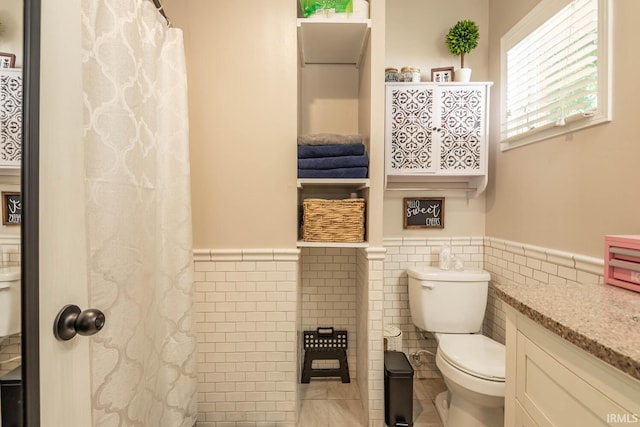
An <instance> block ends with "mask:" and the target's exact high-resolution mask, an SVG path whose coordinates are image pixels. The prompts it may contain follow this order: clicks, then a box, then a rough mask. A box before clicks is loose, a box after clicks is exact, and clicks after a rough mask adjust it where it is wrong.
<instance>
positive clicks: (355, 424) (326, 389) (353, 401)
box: [298, 378, 446, 427]
mask: <svg viewBox="0 0 640 427" xmlns="http://www.w3.org/2000/svg"><path fill="white" fill-rule="evenodd" d="M444 390H446V386H445V385H444V382H443V381H442V379H440V378H432V379H426V380H417V379H414V381H413V423H414V424H413V426H414V427H442V423H441V422H440V418H438V413H437V412H436V408H435V406H433V399H435V397H436V395H437V394H438V393H440V392H441V391H444ZM364 420H365V416H364V412H363V410H362V404H361V403H360V391H359V390H358V384H357V383H356V382H355V381H354V382H351V383H349V384H342V383H341V382H340V380H327V379H311V383H309V384H302V407H301V409H300V420H299V422H298V427H335V426H341V427H366V426H367V424H365V421H364Z"/></svg>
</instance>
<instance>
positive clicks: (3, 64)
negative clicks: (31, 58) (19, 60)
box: [0, 52, 16, 68]
mask: <svg viewBox="0 0 640 427" xmlns="http://www.w3.org/2000/svg"><path fill="white" fill-rule="evenodd" d="M15 65H16V56H15V55H14V54H13V53H5V52H0V68H13V67H14V66H15Z"/></svg>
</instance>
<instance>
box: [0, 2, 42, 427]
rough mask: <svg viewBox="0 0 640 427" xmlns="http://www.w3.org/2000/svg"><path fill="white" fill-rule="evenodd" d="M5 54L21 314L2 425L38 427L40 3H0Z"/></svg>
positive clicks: (12, 244) (1, 341) (4, 342)
mask: <svg viewBox="0 0 640 427" xmlns="http://www.w3.org/2000/svg"><path fill="white" fill-rule="evenodd" d="M0 52H2V53H0V151H2V150H4V154H0V190H1V191H2V193H3V194H2V196H1V197H0V204H1V205H2V206H1V208H2V209H1V211H2V217H3V222H2V225H0V227H1V228H0V253H1V255H2V258H1V262H2V264H1V265H0V268H6V267H10V266H13V267H14V268H15V266H19V271H20V272H19V274H18V283H20V282H21V283H20V284H19V285H18V289H19V291H17V292H16V284H15V283H10V282H7V281H4V282H2V281H0V298H2V295H1V293H2V292H3V291H7V294H8V293H9V292H8V290H13V292H12V294H11V297H10V298H8V297H5V298H4V302H5V304H6V306H3V305H2V304H3V300H2V299H0V316H3V315H5V314H6V313H5V312H9V311H11V312H12V313H13V314H14V315H15V313H16V311H17V312H18V316H19V317H20V321H19V324H18V325H17V326H16V325H15V320H13V319H14V317H13V316H12V317H11V319H12V320H11V323H10V322H6V323H5V326H6V327H5V329H4V331H3V333H1V334H0V408H2V409H1V410H0V426H2V425H5V427H6V426H7V425H28V426H36V427H37V426H39V425H40V419H39V405H40V401H39V399H40V398H39V393H40V390H39V374H40V371H39V356H38V339H39V337H38V321H39V318H38V309H39V304H38V262H39V259H38V202H37V201H38V104H39V103H38V97H39V80H40V74H39V56H40V0H0ZM3 76H4V78H3ZM11 193H14V194H11ZM16 193H18V194H19V196H18V195H17V194H16ZM11 215H13V216H11ZM0 325H2V319H0ZM7 325H8V326H7ZM16 328H17V332H16ZM18 367H19V368H20V369H16V368H18ZM15 372H18V375H17V376H16V377H14V376H12V375H11V373H15ZM7 377H8V378H7ZM14 408H15V409H14ZM16 409H17V410H16Z"/></svg>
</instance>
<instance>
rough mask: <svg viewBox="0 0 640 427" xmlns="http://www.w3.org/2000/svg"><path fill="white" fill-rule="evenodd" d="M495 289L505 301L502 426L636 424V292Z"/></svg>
mask: <svg viewBox="0 0 640 427" xmlns="http://www.w3.org/2000/svg"><path fill="white" fill-rule="evenodd" d="M493 286H494V289H495V291H496V294H497V295H498V297H499V298H500V299H502V300H503V301H505V302H506V303H507V304H509V306H507V307H506V350H507V354H506V357H507V366H506V369H507V370H506V378H507V380H506V393H505V426H509V427H511V426H517V427H525V426H526V427H531V426H601V425H610V426H616V425H640V400H639V399H638V396H640V345H639V343H640V323H639V322H638V321H637V320H636V319H637V318H636V317H635V316H637V314H639V313H640V294H637V293H633V292H629V291H626V290H622V289H616V288H614V287H612V286H608V285H598V284H591V285H580V284H576V283H574V284H564V285H558V286H555V285H544V286H527V285H504V284H494V285H493Z"/></svg>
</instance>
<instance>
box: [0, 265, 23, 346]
mask: <svg viewBox="0 0 640 427" xmlns="http://www.w3.org/2000/svg"><path fill="white" fill-rule="evenodd" d="M19 332H20V267H0V338H3V337H7V336H9V335H14V334H17V333H19Z"/></svg>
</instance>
